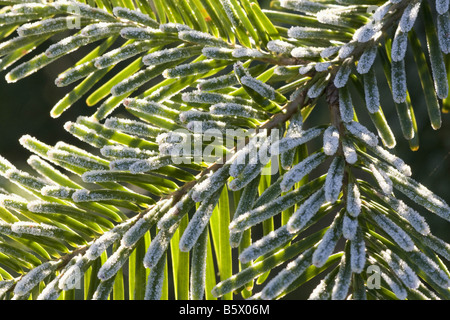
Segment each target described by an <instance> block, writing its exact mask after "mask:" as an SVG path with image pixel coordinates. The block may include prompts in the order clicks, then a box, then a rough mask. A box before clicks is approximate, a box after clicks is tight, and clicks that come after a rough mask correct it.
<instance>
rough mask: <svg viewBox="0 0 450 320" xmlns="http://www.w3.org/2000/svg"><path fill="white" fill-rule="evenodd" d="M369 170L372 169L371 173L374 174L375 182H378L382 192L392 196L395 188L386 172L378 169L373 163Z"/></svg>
mask: <svg viewBox="0 0 450 320" xmlns="http://www.w3.org/2000/svg"><path fill="white" fill-rule="evenodd" d="M369 169H370V171H372V174H373V176H374V178H375V180H377V182H378V185H379V186H380V188H381V190H382V191H383V192H384V193H385V194H391V193H392V188H393V187H392V181H391V179H390V178H389V177H388V175H387V174H386V172H384V171H383V170H382V169H380V168H378V167H376V166H375V165H374V164H373V163H371V164H370V165H369Z"/></svg>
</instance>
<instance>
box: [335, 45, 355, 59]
mask: <svg viewBox="0 0 450 320" xmlns="http://www.w3.org/2000/svg"><path fill="white" fill-rule="evenodd" d="M356 44H357V42H356V41H350V42H347V43H346V44H345V45H343V46H342V47H340V48H339V58H341V59H346V58H348V57H349V56H350V55H351V54H352V53H353V51H354V50H355V47H356Z"/></svg>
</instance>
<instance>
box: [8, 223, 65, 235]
mask: <svg viewBox="0 0 450 320" xmlns="http://www.w3.org/2000/svg"><path fill="white" fill-rule="evenodd" d="M11 230H12V231H13V232H15V233H19V234H22V233H25V234H31V235H33V236H42V237H50V238H58V235H60V231H62V229H60V228H58V227H55V226H52V225H48V224H43V223H41V224H39V223H36V222H28V221H19V222H14V223H13V224H12V225H11Z"/></svg>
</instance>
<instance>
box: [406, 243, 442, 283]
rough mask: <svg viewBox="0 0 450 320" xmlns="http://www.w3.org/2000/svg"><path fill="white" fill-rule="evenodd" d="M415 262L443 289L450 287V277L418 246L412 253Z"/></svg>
mask: <svg viewBox="0 0 450 320" xmlns="http://www.w3.org/2000/svg"><path fill="white" fill-rule="evenodd" d="M410 255H411V258H412V259H413V261H414V263H415V264H416V265H417V266H418V267H419V268H420V270H421V271H423V272H425V273H426V274H427V275H428V276H429V277H430V278H431V279H432V280H433V281H434V282H435V283H436V284H437V285H438V286H440V287H441V288H443V289H448V288H449V287H450V278H449V276H448V275H447V273H446V272H445V271H444V270H442V269H441V268H440V267H439V265H438V264H437V263H436V262H434V261H433V260H432V259H430V258H429V257H428V256H427V255H425V254H424V253H423V252H422V251H420V250H419V249H418V248H417V247H414V250H413V251H412V252H411V253H410Z"/></svg>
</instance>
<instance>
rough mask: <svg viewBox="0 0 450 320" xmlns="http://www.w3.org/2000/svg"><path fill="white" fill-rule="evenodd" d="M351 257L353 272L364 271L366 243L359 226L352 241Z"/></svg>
mask: <svg viewBox="0 0 450 320" xmlns="http://www.w3.org/2000/svg"><path fill="white" fill-rule="evenodd" d="M350 258H351V261H350V264H351V268H352V272H354V273H361V272H363V271H364V265H365V264H366V243H365V241H364V235H363V233H362V231H361V228H360V227H359V226H357V228H356V233H355V236H354V238H353V239H352V240H351V242H350Z"/></svg>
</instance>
